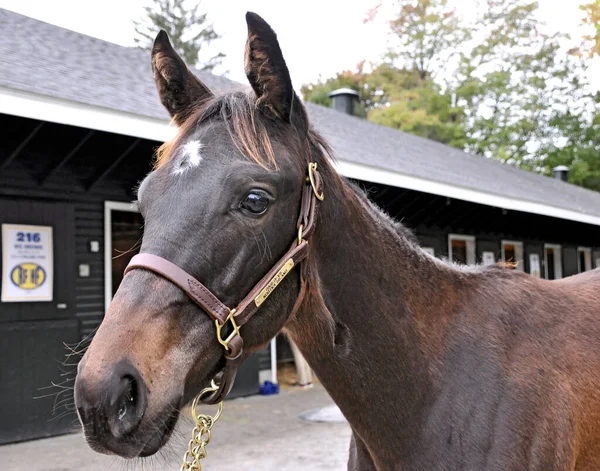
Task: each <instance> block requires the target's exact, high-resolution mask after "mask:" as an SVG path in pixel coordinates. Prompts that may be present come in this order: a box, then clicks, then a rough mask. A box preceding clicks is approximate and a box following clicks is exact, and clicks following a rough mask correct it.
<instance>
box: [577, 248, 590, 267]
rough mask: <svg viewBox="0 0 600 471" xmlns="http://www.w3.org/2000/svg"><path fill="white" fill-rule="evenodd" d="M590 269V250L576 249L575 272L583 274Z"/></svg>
mask: <svg viewBox="0 0 600 471" xmlns="http://www.w3.org/2000/svg"><path fill="white" fill-rule="evenodd" d="M591 269H592V249H591V248H589V247H578V248H577V272H578V273H583V272H584V271H588V270H591Z"/></svg>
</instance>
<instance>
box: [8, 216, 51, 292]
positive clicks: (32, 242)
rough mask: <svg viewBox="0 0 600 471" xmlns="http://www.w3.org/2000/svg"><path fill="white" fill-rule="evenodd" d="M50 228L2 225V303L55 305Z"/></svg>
mask: <svg viewBox="0 0 600 471" xmlns="http://www.w3.org/2000/svg"><path fill="white" fill-rule="evenodd" d="M53 278H54V258H53V236H52V227H50V226H31V225H25V224H2V294H1V297H0V300H1V301H2V302H5V303H6V302H13V303H15V302H39V301H52V296H53V293H52V291H53Z"/></svg>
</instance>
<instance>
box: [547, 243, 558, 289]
mask: <svg viewBox="0 0 600 471" xmlns="http://www.w3.org/2000/svg"><path fill="white" fill-rule="evenodd" d="M544 275H545V277H546V279H547V280H558V279H559V278H562V249H561V247H560V245H554V244H545V245H544Z"/></svg>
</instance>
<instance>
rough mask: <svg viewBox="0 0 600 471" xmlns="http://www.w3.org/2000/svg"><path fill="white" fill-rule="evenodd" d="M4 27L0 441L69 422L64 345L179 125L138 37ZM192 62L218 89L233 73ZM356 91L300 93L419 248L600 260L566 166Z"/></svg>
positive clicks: (593, 210) (593, 211) (26, 24)
mask: <svg viewBox="0 0 600 471" xmlns="http://www.w3.org/2000/svg"><path fill="white" fill-rule="evenodd" d="M0 29H1V30H2V32H3V34H2V38H1V39H0V129H1V130H2V134H1V135H2V139H1V140H0V224H2V231H1V234H0V237H1V238H2V240H0V245H1V246H2V267H1V270H2V271H1V273H0V275H1V278H0V279H1V280H2V281H1V282H2V286H1V288H2V289H1V290H2V300H1V302H0V342H1V345H2V361H1V362H0V379H1V382H2V388H1V389H0V402H1V403H2V405H3V406H2V408H1V409H0V443H8V442H14V441H19V440H26V439H32V438H37V437H44V436H50V435H54V434H59V433H64V432H66V431H69V430H71V429H73V425H74V415H73V414H68V412H69V411H68V409H69V405H70V398H69V394H68V389H65V388H68V386H69V385H70V384H72V378H73V371H74V364H75V363H76V358H77V355H76V354H74V355H73V356H71V357H65V347H64V344H67V345H69V346H70V348H72V349H73V350H74V351H75V352H76V351H77V349H78V344H79V342H80V341H81V340H82V339H85V338H86V337H88V336H89V335H90V334H91V333H92V332H93V331H94V329H95V328H96V327H97V326H98V325H99V323H100V322H101V321H102V318H103V315H104V312H105V308H106V306H107V305H108V303H109V302H110V299H111V297H112V295H113V293H114V291H115V289H116V287H117V286H118V284H119V282H120V280H121V277H122V272H123V268H124V267H125V265H126V264H127V262H128V260H129V258H130V257H131V256H132V255H133V253H134V252H135V250H132V248H133V249H135V245H136V242H137V241H138V240H139V238H140V236H141V230H142V229H141V226H142V221H141V217H140V215H139V213H138V211H137V209H136V207H135V204H132V200H133V199H134V193H133V189H134V188H135V186H136V184H137V182H139V181H140V180H141V179H142V178H143V177H144V175H145V174H146V173H147V172H148V171H149V170H150V161H151V158H152V155H153V152H154V149H155V148H156V147H157V146H158V145H159V144H160V143H162V142H163V141H164V140H167V139H169V138H170V137H171V136H172V135H173V134H174V130H173V128H172V127H171V126H170V125H169V123H168V121H169V120H168V116H167V114H166V112H165V111H164V110H163V108H162V106H161V105H160V103H159V101H158V98H157V94H156V91H155V86H154V83H153V81H152V76H151V72H150V65H149V57H148V53H147V52H144V51H140V50H137V49H131V48H125V47H121V46H117V45H114V44H110V43H107V42H104V41H101V40H98V39H95V38H91V37H88V36H85V35H82V34H78V33H74V32H72V31H68V30H65V29H62V28H59V27H56V26H53V25H50V24H46V23H43V22H40V21H37V20H34V19H31V18H28V17H25V16H22V15H18V14H16V13H12V12H9V11H7V10H2V9H0ZM198 75H199V77H200V78H201V80H202V81H203V82H204V83H206V84H207V85H208V86H209V87H211V88H212V89H215V90H229V89H234V88H238V87H240V85H239V84H237V83H234V82H231V81H230V80H227V79H226V78H223V77H218V76H214V75H211V74H208V73H203V72H198ZM352 99H353V96H352V92H351V91H344V90H341V91H339V92H338V93H336V94H335V97H334V104H335V107H334V108H324V107H321V106H317V105H313V104H308V105H307V106H308V110H309V114H310V116H311V118H312V120H313V122H314V123H315V125H316V127H317V128H318V129H319V130H320V131H321V132H322V133H323V134H324V135H325V137H326V138H327V139H328V140H329V142H330V143H331V144H332V146H333V148H334V150H335V151H336V154H337V156H338V160H337V163H336V165H337V166H338V168H339V170H340V172H341V173H342V174H343V175H345V176H346V177H348V178H351V179H353V180H355V181H356V182H357V183H358V184H360V185H361V186H363V187H364V188H365V190H366V191H367V192H368V193H369V195H370V197H371V198H372V199H373V200H374V201H375V202H376V203H377V204H379V205H380V206H381V207H383V208H384V209H385V210H386V211H387V212H388V213H390V214H391V215H393V216H394V217H395V218H397V219H398V220H402V221H403V222H404V224H406V225H407V226H409V227H410V228H412V229H413V230H415V232H416V234H417V236H418V237H419V239H420V241H421V244H422V246H423V247H424V248H425V250H427V251H429V252H430V253H432V254H434V255H435V256H439V257H443V258H444V257H445V258H448V259H451V260H455V261H458V262H463V263H475V262H479V263H495V262H497V261H500V260H512V261H515V262H517V268H516V269H519V270H525V271H527V272H529V273H531V274H532V276H541V277H546V278H549V279H555V278H560V277H565V276H570V275H573V274H576V273H578V272H581V271H585V270H589V269H591V268H594V267H600V194H598V193H595V192H591V191H588V190H585V189H582V188H579V187H576V186H573V185H570V184H568V183H566V182H565V181H564V177H565V171H566V170H565V169H557V178H549V177H543V176H540V175H536V174H532V173H527V172H524V171H520V170H518V169H515V168H512V167H508V166H506V165H502V164H500V163H498V162H493V161H489V160H486V159H483V158H480V157H476V156H472V155H469V154H466V153H464V152H462V151H460V150H457V149H454V148H451V147H448V146H445V145H442V144H439V143H436V142H432V141H428V140H426V139H423V138H419V137H416V136H412V135H408V134H405V133H402V132H399V131H396V130H393V129H389V128H385V127H382V126H379V125H376V124H373V123H370V122H368V121H365V120H362V119H359V118H357V117H355V116H352ZM281 344H283V345H284V342H283V341H282V342H281ZM278 350H279V354H278V355H276V350H275V349H274V348H271V350H270V352H269V351H265V352H263V353H261V354H259V355H255V357H253V358H252V359H251V360H250V361H249V362H248V363H247V364H246V365H245V366H244V368H243V371H241V373H240V376H239V378H238V381H237V384H236V389H235V391H234V393H235V394H238V395H241V394H249V393H255V392H257V390H258V386H259V381H260V380H262V379H264V378H265V377H269V375H273V374H274V373H275V369H274V368H273V367H272V365H273V364H275V363H274V362H272V361H271V360H272V359H276V358H277V357H279V358H280V359H285V358H284V357H285V356H286V353H285V348H281V349H278ZM65 358H66V360H65ZM269 371H270V372H269ZM52 384H54V385H56V386H54V387H49V386H50V385H52ZM63 390H64V391H66V393H65V394H64V395H63V394H61V395H59V396H52V395H51V394H52V393H53V392H57V391H58V392H61V391H63ZM53 410H54V413H53ZM63 411H66V412H67V413H63Z"/></svg>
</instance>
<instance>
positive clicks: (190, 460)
mask: <svg viewBox="0 0 600 471" xmlns="http://www.w3.org/2000/svg"><path fill="white" fill-rule="evenodd" d="M217 389H218V386H217V385H216V384H215V382H214V381H213V382H212V384H211V385H210V387H208V388H205V389H203V390H202V391H201V392H200V394H198V396H197V397H196V399H194V402H193V404H192V415H193V417H194V421H195V422H196V426H195V427H194V430H192V439H191V440H190V442H189V444H188V449H187V450H186V452H185V454H184V455H183V464H182V465H181V471H188V470H189V471H202V465H201V464H200V460H202V459H204V458H206V455H207V453H206V445H208V444H209V443H210V438H211V429H212V428H213V425H215V423H217V420H219V417H221V413H222V412H223V402H222V401H221V402H219V409H218V410H217V413H216V414H215V415H214V416H210V415H205V414H200V413H199V412H198V411H197V408H198V404H199V402H200V399H201V398H202V396H204V395H205V394H206V393H209V392H214V391H216V390H217Z"/></svg>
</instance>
